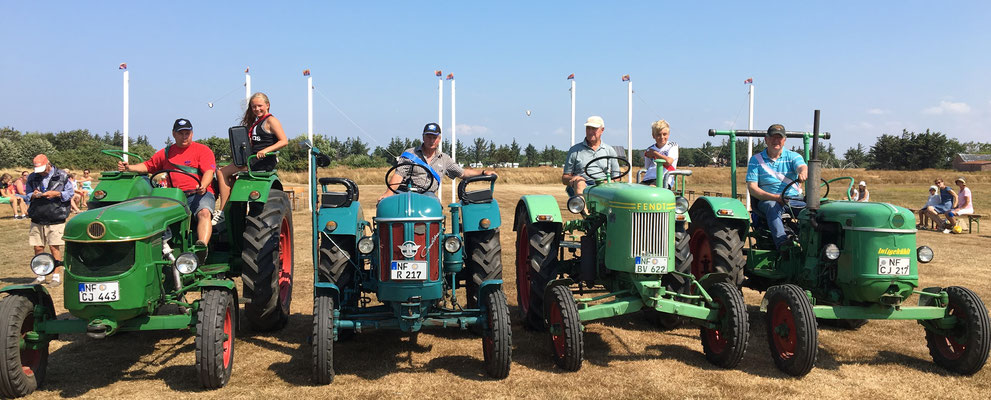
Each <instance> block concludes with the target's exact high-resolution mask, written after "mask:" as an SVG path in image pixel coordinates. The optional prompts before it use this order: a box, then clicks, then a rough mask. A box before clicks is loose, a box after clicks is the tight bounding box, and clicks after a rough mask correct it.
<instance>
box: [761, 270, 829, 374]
mask: <svg viewBox="0 0 991 400" xmlns="http://www.w3.org/2000/svg"><path fill="white" fill-rule="evenodd" d="M764 299H765V300H764V302H765V303H766V304H767V315H765V317H764V318H765V320H766V321H767V341H768V346H769V347H770V349H771V358H772V359H774V365H776V366H777V367H778V369H779V370H781V371H782V372H784V373H786V374H788V375H791V376H804V375H805V374H808V373H809V371H812V367H814V366H815V362H816V354H817V353H818V351H819V332H818V331H817V330H816V329H817V328H816V318H815V313H813V311H812V303H811V302H810V301H809V298H808V296H806V295H805V291H804V290H802V288H800V287H798V286H797V285H791V284H789V285H777V286H771V287H770V288H768V289H767V293H766V294H764Z"/></svg>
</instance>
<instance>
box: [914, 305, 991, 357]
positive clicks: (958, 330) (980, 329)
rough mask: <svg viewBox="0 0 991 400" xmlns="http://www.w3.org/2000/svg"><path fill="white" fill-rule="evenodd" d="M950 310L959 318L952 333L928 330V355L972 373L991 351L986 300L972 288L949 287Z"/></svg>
mask: <svg viewBox="0 0 991 400" xmlns="http://www.w3.org/2000/svg"><path fill="white" fill-rule="evenodd" d="M946 294H948V295H950V303H949V304H948V305H947V308H949V310H948V313H949V315H951V316H954V317H956V318H957V324H956V326H954V327H953V328H951V329H950V330H949V335H945V336H944V335H941V334H939V333H936V332H933V331H930V330H928V329H927V330H926V345H927V346H928V347H929V355H931V356H932V358H933V361H934V362H936V364H937V365H939V366H941V367H943V368H946V369H948V370H950V371H953V372H956V373H958V374H961V375H973V374H975V373H977V371H980V370H981V368H983V367H984V364H985V363H986V362H987V361H988V352H989V351H991V322H989V320H988V309H987V308H986V307H985V306H984V302H982V301H981V298H980V297H978V296H977V294H976V293H974V292H973V291H971V290H970V289H967V288H964V287H960V286H950V287H948V288H946Z"/></svg>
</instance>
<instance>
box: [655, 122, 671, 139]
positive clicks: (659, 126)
mask: <svg viewBox="0 0 991 400" xmlns="http://www.w3.org/2000/svg"><path fill="white" fill-rule="evenodd" d="M665 128H667V129H669V130H670V129H671V125H668V121H665V120H663V119H659V120H657V121H655V122H654V123H653V124H651V125H650V135H651V136H654V137H657V136H658V135H660V134H661V130H663V129H665Z"/></svg>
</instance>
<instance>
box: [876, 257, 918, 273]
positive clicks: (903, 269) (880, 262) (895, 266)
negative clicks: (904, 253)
mask: <svg viewBox="0 0 991 400" xmlns="http://www.w3.org/2000/svg"><path fill="white" fill-rule="evenodd" d="M911 266H912V263H911V262H910V259H909V258H908V257H878V258H877V273H878V275H897V276H905V275H908V274H909V270H910V269H911Z"/></svg>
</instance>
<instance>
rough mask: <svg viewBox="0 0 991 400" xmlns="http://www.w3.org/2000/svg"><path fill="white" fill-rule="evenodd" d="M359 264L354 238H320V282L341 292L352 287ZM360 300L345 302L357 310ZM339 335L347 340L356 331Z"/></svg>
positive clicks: (351, 330)
mask: <svg viewBox="0 0 991 400" xmlns="http://www.w3.org/2000/svg"><path fill="white" fill-rule="evenodd" d="M359 262H360V260H359V259H358V254H357V252H356V251H355V247H354V238H353V237H348V236H322V237H321V238H320V265H319V266H318V268H317V278H318V279H319V280H320V282H330V283H333V284H334V285H336V286H337V287H338V289H341V290H344V288H346V287H350V286H351V285H352V283H353V282H354V274H355V272H356V271H357V270H358V269H359V268H360V264H358V263H359ZM358 300H359V299H358V296H349V297H348V298H346V299H344V302H346V303H347V304H346V305H348V306H350V307H353V308H354V309H357V308H358ZM344 302H342V303H344ZM337 335H338V339H339V340H347V339H350V338H352V337H354V330H353V329H340V330H338V332H337ZM327 383H330V382H327Z"/></svg>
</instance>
